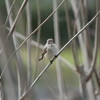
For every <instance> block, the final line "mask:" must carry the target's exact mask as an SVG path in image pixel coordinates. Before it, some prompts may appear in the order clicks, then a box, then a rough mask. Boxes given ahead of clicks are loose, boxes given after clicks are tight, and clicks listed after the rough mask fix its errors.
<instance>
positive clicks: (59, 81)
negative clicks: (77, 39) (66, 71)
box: [52, 0, 64, 100]
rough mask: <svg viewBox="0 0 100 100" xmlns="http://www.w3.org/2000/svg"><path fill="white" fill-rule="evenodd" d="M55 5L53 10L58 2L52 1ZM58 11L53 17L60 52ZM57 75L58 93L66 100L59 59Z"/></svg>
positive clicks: (61, 98)
mask: <svg viewBox="0 0 100 100" xmlns="http://www.w3.org/2000/svg"><path fill="white" fill-rule="evenodd" d="M52 3H53V9H55V8H56V7H57V0H52ZM58 18H59V17H58V11H56V13H55V14H54V15H53V25H54V38H55V43H56V45H57V47H58V50H59V49H60V32H59V21H58V20H59V19H58ZM56 73H57V85H58V91H59V100H63V99H64V96H63V94H64V80H63V74H62V70H61V62H60V60H59V59H57V61H56Z"/></svg>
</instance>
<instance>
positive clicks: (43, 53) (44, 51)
mask: <svg viewBox="0 0 100 100" xmlns="http://www.w3.org/2000/svg"><path fill="white" fill-rule="evenodd" d="M46 53H47V47H45V48H44V49H43V52H42V55H41V57H40V58H39V59H38V60H39V61H40V60H42V59H43V58H44V55H45V54H46Z"/></svg>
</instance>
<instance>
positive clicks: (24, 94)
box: [18, 10, 100, 100]
mask: <svg viewBox="0 0 100 100" xmlns="http://www.w3.org/2000/svg"><path fill="white" fill-rule="evenodd" d="M99 14H100V10H99V12H98V13H97V14H96V15H95V16H94V17H93V18H92V19H91V20H90V21H89V22H88V23H87V24H86V25H85V26H84V27H83V28H82V29H81V30H80V31H79V32H78V33H77V34H76V35H75V36H73V37H72V38H71V39H70V40H69V41H68V42H67V43H66V44H65V45H64V46H63V47H62V48H61V49H60V51H59V52H58V53H57V54H56V56H54V57H53V58H52V60H51V61H50V62H49V63H48V64H47V66H46V67H45V68H44V69H43V70H42V72H41V73H40V74H39V75H38V76H37V78H36V79H35V80H34V81H33V83H32V84H31V85H30V88H28V89H27V91H25V92H24V93H23V94H22V96H21V97H20V98H19V99H18V100H23V99H24V98H25V97H26V96H27V94H28V93H29V92H30V91H31V90H32V88H33V86H34V85H35V84H36V83H37V81H38V80H39V79H40V78H41V76H42V75H43V74H44V72H45V71H46V70H47V69H48V68H49V67H50V65H51V64H52V63H53V62H54V61H55V60H56V58H57V57H58V56H59V55H60V53H61V52H63V50H64V49H65V48H66V47H67V46H68V45H69V44H70V43H71V42H72V41H73V40H74V39H75V38H76V37H77V36H78V35H80V34H81V33H82V31H83V30H85V29H86V28H87V26H88V25H90V24H91V23H92V22H93V21H94V20H95V18H96V17H97V16H98V15H99Z"/></svg>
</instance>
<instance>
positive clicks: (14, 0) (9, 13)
mask: <svg viewBox="0 0 100 100" xmlns="http://www.w3.org/2000/svg"><path fill="white" fill-rule="evenodd" d="M15 2H16V0H13V2H12V4H11V7H10V9H9V12H8V16H7V18H6V21H5V25H4V26H5V27H6V25H7V21H8V19H9V16H10V15H11V11H12V9H13V6H14V4H15Z"/></svg>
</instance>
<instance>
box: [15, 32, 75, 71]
mask: <svg viewBox="0 0 100 100" xmlns="http://www.w3.org/2000/svg"><path fill="white" fill-rule="evenodd" d="M14 34H15V35H16V37H18V38H20V39H22V40H24V39H25V36H23V35H22V34H20V33H18V32H15V33H14ZM30 43H31V45H33V46H35V47H37V48H40V49H42V50H43V48H44V47H43V45H42V44H39V45H38V43H37V42H35V41H33V40H31V42H30ZM59 60H60V61H62V62H63V63H64V64H66V65H67V66H68V67H69V68H70V69H72V71H73V72H76V68H75V67H74V65H72V64H71V63H70V62H69V61H67V60H66V59H65V58H63V57H62V56H59Z"/></svg>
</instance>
